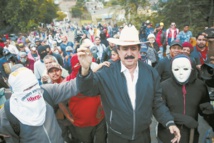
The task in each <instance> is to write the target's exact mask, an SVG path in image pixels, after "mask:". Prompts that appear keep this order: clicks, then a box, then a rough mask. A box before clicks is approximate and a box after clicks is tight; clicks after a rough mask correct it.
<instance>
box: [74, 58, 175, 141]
mask: <svg viewBox="0 0 214 143" xmlns="http://www.w3.org/2000/svg"><path fill="white" fill-rule="evenodd" d="M138 66H139V75H138V80H137V84H136V108H135V110H133V108H132V104H131V101H130V98H129V95H128V91H127V84H126V82H127V81H126V78H125V76H124V74H123V73H121V63H120V60H119V61H117V62H114V63H112V64H111V66H110V67H109V68H108V67H103V68H102V69H100V70H99V71H98V72H96V73H93V72H92V71H90V72H89V74H88V75H87V76H85V77H83V76H81V75H80V74H79V75H78V76H77V85H78V87H79V90H80V92H81V93H83V94H84V95H91V96H92V95H97V94H100V95H101V100H102V104H103V108H104V111H105V117H106V122H107V125H108V131H109V132H111V133H114V134H117V135H118V136H120V137H122V138H126V139H129V140H134V139H135V138H137V137H138V136H139V134H140V133H141V132H142V131H145V130H146V129H148V128H149V125H150V123H151V117H152V113H153V114H154V116H155V117H156V119H157V120H158V121H159V122H160V123H162V124H163V125H164V126H166V125H167V123H169V121H172V120H173V117H172V116H171V115H170V113H169V110H168V109H167V108H166V106H165V105H164V102H163V100H162V98H161V94H162V92H161V88H160V78H159V76H158V73H157V72H156V71H155V70H154V69H153V68H152V67H150V66H149V65H147V64H145V63H143V62H141V61H138Z"/></svg>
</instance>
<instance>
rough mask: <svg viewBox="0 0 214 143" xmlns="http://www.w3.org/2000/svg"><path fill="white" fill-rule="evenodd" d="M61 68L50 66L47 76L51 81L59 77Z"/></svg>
mask: <svg viewBox="0 0 214 143" xmlns="http://www.w3.org/2000/svg"><path fill="white" fill-rule="evenodd" d="M61 75H62V70H61V69H58V68H52V69H50V70H49V71H48V76H49V77H50V79H51V80H52V81H57V80H59V79H60V78H61Z"/></svg>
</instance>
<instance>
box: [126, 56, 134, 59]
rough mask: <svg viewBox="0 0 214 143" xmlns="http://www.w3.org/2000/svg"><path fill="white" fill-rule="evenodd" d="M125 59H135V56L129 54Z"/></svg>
mask: <svg viewBox="0 0 214 143" xmlns="http://www.w3.org/2000/svg"><path fill="white" fill-rule="evenodd" d="M125 59H134V56H127V57H125Z"/></svg>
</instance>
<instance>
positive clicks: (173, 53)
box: [170, 45, 182, 57]
mask: <svg viewBox="0 0 214 143" xmlns="http://www.w3.org/2000/svg"><path fill="white" fill-rule="evenodd" d="M181 52H182V47H180V46H178V45H174V46H172V47H171V48H170V55H171V57H174V56H176V55H178V54H180V53H181Z"/></svg>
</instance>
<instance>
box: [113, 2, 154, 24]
mask: <svg viewBox="0 0 214 143" xmlns="http://www.w3.org/2000/svg"><path fill="white" fill-rule="evenodd" d="M117 4H119V5H120V6H121V9H124V10H125V17H126V20H127V23H132V24H133V25H135V26H136V27H137V28H140V26H141V25H142V22H143V21H145V20H146V18H147V16H146V15H141V14H138V8H140V7H142V8H143V9H145V8H146V7H148V6H150V3H149V1H148V0H118V1H117Z"/></svg>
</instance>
